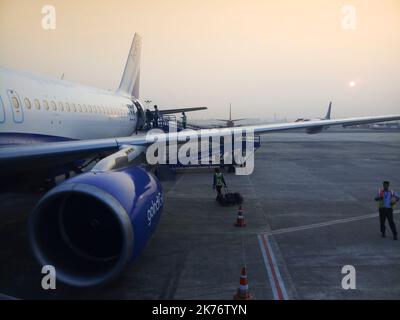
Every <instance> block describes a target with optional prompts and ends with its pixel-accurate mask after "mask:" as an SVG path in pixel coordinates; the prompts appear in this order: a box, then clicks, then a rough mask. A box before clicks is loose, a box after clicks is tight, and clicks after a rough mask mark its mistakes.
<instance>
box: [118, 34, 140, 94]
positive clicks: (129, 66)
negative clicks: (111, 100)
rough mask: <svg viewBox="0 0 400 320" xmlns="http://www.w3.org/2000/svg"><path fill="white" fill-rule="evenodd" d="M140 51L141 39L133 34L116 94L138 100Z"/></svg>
mask: <svg viewBox="0 0 400 320" xmlns="http://www.w3.org/2000/svg"><path fill="white" fill-rule="evenodd" d="M141 51H142V38H141V37H140V36H139V35H138V34H137V33H135V35H134V37H133V41H132V45H131V49H130V50H129V54H128V58H127V60H126V64H125V69H124V73H123V74H122V79H121V83H120V85H119V88H118V90H117V93H118V94H121V95H124V96H133V97H135V98H139V86H140V55H141Z"/></svg>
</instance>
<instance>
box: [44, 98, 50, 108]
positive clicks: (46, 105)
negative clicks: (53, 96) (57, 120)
mask: <svg viewBox="0 0 400 320" xmlns="http://www.w3.org/2000/svg"><path fill="white" fill-rule="evenodd" d="M43 105H44V108H45V109H46V110H49V103H48V102H47V100H43Z"/></svg>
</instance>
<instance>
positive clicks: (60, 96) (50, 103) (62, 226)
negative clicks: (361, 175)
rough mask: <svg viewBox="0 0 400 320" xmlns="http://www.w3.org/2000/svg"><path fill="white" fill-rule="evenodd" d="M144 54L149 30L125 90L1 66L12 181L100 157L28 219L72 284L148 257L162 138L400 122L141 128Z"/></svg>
mask: <svg viewBox="0 0 400 320" xmlns="http://www.w3.org/2000/svg"><path fill="white" fill-rule="evenodd" d="M140 54H141V38H140V36H139V35H137V34H135V36H134V38H133V41H132V45H131V48H130V51H129V55H128V59H127V62H126V65H125V69H124V72H123V75H122V79H121V83H120V85H119V88H118V89H117V90H116V92H109V91H105V90H101V89H97V88H92V87H87V86H83V85H80V84H77V83H71V82H67V81H65V80H60V79H51V78H48V77H43V76H38V75H32V74H29V73H24V72H19V71H13V70H10V69H6V68H1V69H0V143H1V145H2V146H1V147H0V168H1V169H0V181H1V183H2V186H3V189H5V190H7V188H8V186H10V185H11V184H12V183H13V182H15V181H19V182H21V183H22V182H24V181H25V182H26V181H31V180H32V179H34V178H35V179H36V178H37V179H39V178H40V177H49V176H50V177H51V176H55V175H59V174H62V173H66V172H67V171H69V170H71V167H75V166H79V165H82V162H83V161H86V160H87V159H93V158H96V159H97V160H99V161H98V162H97V163H96V165H95V166H94V167H93V168H92V169H90V170H88V171H85V172H82V173H81V174H79V175H77V176H75V177H72V178H70V179H66V180H65V181H64V182H62V183H60V184H58V185H56V186H55V187H54V188H52V189H50V190H49V191H48V192H47V193H45V194H44V195H43V197H42V198H41V199H40V200H39V202H38V203H37V205H36V206H35V208H34V209H33V211H32V212H31V214H30V216H29V220H28V239H29V243H30V246H31V248H32V252H33V255H34V256H35V258H36V260H37V261H38V263H39V264H40V265H42V266H43V265H52V266H54V267H55V268H56V270H57V280H60V281H61V282H63V283H66V284H68V285H71V286H76V287H89V286H97V285H102V284H104V283H107V282H109V281H112V280H113V279H115V278H116V277H118V276H119V275H120V274H121V273H122V272H123V270H124V269H125V268H126V266H127V265H128V264H129V263H130V262H132V261H135V260H136V259H137V258H138V257H139V256H140V255H141V253H142V252H143V250H144V248H145V246H146V243H147V242H148V240H149V239H150V237H151V235H152V234H153V233H154V231H155V230H156V227H157V224H158V222H159V220H160V216H161V213H162V210H163V190H162V186H161V183H160V181H159V180H158V179H157V177H156V176H155V175H154V174H153V173H152V172H151V170H149V169H148V166H147V163H146V158H144V157H143V155H144V154H145V152H146V150H147V149H148V148H150V147H151V146H152V145H153V143H154V142H155V141H156V140H157V141H161V140H164V141H172V139H176V141H177V142H178V143H184V142H186V141H187V140H188V138H189V139H190V138H195V137H198V136H206V137H211V138H212V137H221V136H225V135H233V134H235V133H240V134H241V133H242V130H244V129H245V130H252V131H253V132H254V133H255V134H267V133H270V132H280V131H288V130H294V129H315V128H320V127H324V126H335V125H356V124H366V123H377V122H386V121H392V120H400V115H385V116H371V117H355V118H346V119H335V120H332V119H323V120H310V121H303V122H291V123H274V124H265V125H253V126H243V127H239V128H238V127H233V128H222V129H201V130H197V131H195V130H189V131H181V132H173V133H170V132H169V133H163V132H161V133H160V132H158V133H153V132H150V133H148V134H147V135H139V134H138V135H136V134H133V133H134V132H135V130H136V128H137V126H138V125H140V121H139V120H140V113H141V112H142V109H143V108H142V105H141V103H140V102H139V100H138V99H139V81H140ZM143 158H144V159H143Z"/></svg>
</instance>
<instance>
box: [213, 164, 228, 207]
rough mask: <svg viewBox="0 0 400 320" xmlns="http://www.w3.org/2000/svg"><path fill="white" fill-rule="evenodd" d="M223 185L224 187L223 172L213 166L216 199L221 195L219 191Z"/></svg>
mask: <svg viewBox="0 0 400 320" xmlns="http://www.w3.org/2000/svg"><path fill="white" fill-rule="evenodd" d="M223 185H224V186H225V187H226V182H225V179H224V174H223V173H222V172H221V170H220V168H215V172H214V182H213V189H214V190H215V189H217V200H218V199H219V198H220V197H221V196H222V192H221V191H222V186H223Z"/></svg>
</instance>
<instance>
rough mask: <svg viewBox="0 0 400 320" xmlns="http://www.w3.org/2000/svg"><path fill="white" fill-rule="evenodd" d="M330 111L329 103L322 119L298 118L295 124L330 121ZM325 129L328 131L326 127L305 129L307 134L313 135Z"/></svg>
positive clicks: (330, 104) (330, 105)
mask: <svg viewBox="0 0 400 320" xmlns="http://www.w3.org/2000/svg"><path fill="white" fill-rule="evenodd" d="M331 110H332V101H331V102H329V107H328V111H327V112H326V115H325V117H323V118H314V119H307V118H299V119H297V120H296V121H295V122H306V121H318V120H330V119H331ZM326 129H328V126H318V127H313V128H307V129H306V132H307V133H308V134H315V133H320V132H321V131H322V130H326Z"/></svg>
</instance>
